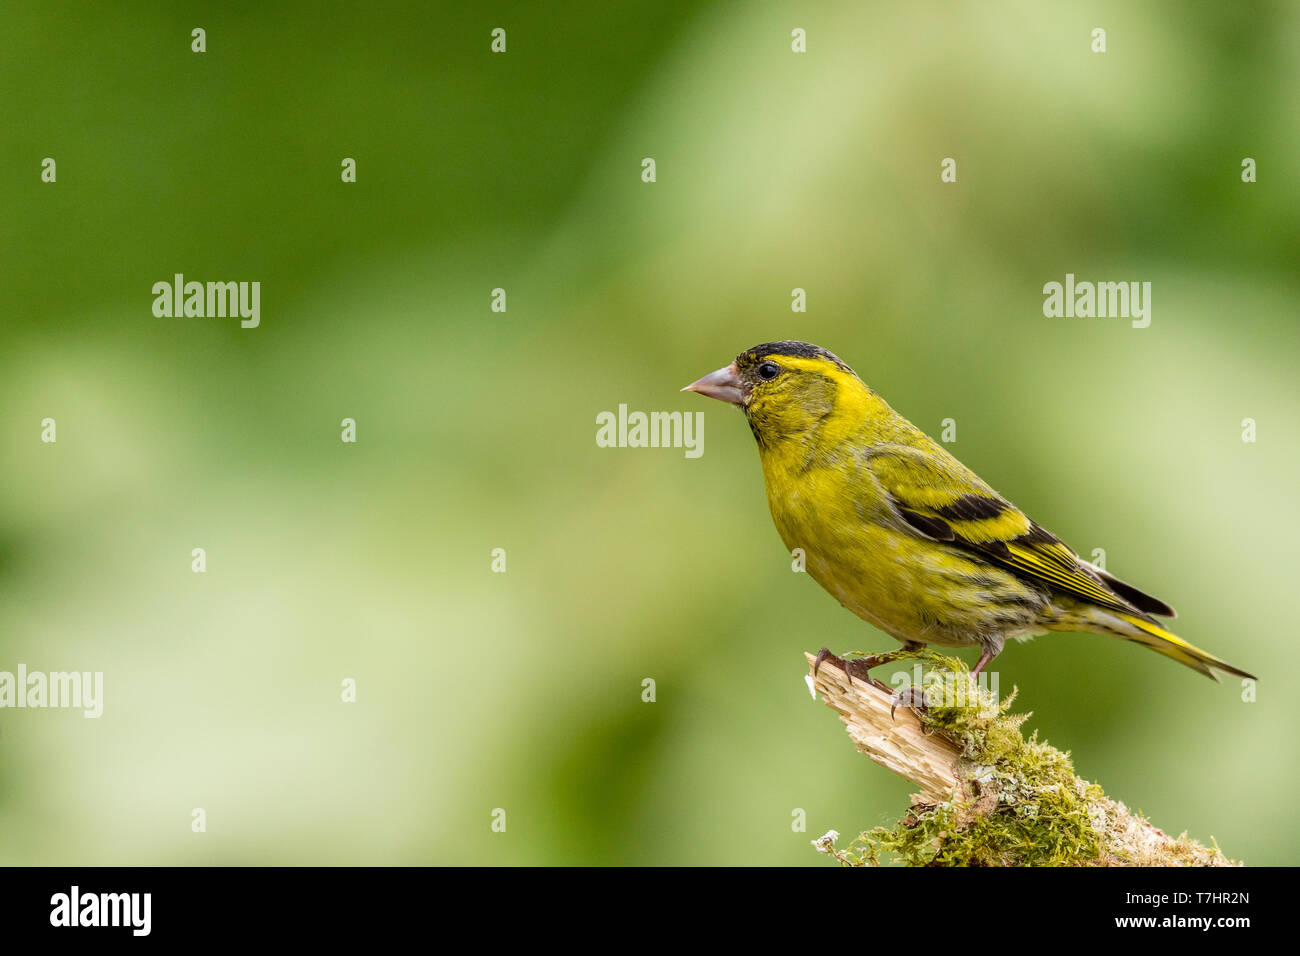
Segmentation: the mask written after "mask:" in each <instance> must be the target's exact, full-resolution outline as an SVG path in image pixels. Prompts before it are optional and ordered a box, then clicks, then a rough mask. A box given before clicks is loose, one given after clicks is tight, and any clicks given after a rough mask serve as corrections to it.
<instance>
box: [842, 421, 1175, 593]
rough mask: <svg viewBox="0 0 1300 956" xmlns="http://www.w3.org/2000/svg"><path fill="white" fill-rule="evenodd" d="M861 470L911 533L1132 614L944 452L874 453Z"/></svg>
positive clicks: (891, 448)
mask: <svg viewBox="0 0 1300 956" xmlns="http://www.w3.org/2000/svg"><path fill="white" fill-rule="evenodd" d="M866 466H867V469H868V470H869V471H870V472H871V474H872V475H873V476H874V477H875V478H876V480H877V481H878V482H879V483H880V486H881V489H882V490H883V491H884V492H885V494H886V495H887V496H888V498H889V501H890V503H891V504H892V505H893V507H894V509H895V510H896V511H897V512H898V515H899V516H900V517H901V518H902V519H903V520H904V521H905V522H906V523H907V524H908V525H909V526H910V527H911V528H912V529H913V530H914V531H916V532H919V533H920V534H922V535H925V536H926V537H929V538H933V539H934V540H936V541H946V542H951V543H952V544H953V545H954V546H957V547H961V548H963V549H964V550H969V551H973V552H975V553H976V554H978V555H980V556H981V557H983V558H984V559H985V560H988V561H992V562H994V563H996V564H999V565H1001V566H1002V567H1004V568H1007V569H1009V570H1010V571H1012V572H1014V573H1015V574H1017V575H1019V576H1020V577H1022V578H1025V579H1027V580H1029V581H1031V582H1036V583H1038V584H1045V585H1048V586H1049V587H1051V588H1053V589H1055V590H1057V591H1062V592H1064V593H1066V594H1069V595H1071V596H1073V597H1076V598H1079V599H1081V600H1084V601H1087V602H1089V603H1090V604H1096V605H1099V606H1101V607H1104V608H1108V609H1110V610H1115V611H1125V612H1128V613H1132V612H1133V611H1134V607H1133V605H1131V604H1129V603H1128V602H1127V601H1125V599H1124V598H1123V597H1120V596H1119V595H1117V594H1116V593H1115V592H1114V591H1112V590H1111V589H1110V587H1108V586H1107V584H1106V583H1105V582H1104V580H1103V579H1102V577H1101V575H1100V574H1098V572H1097V571H1096V570H1095V569H1094V568H1092V567H1091V566H1090V565H1087V564H1085V563H1084V562H1083V561H1082V560H1081V559H1080V558H1079V556H1078V555H1077V554H1075V553H1074V551H1073V550H1071V549H1070V548H1069V546H1067V545H1066V544H1065V543H1064V542H1062V541H1061V540H1060V539H1059V538H1057V537H1056V536H1055V535H1054V534H1052V533H1051V532H1050V531H1047V530H1045V529H1043V528H1041V527H1039V526H1038V525H1037V524H1035V523H1034V522H1033V521H1030V520H1029V518H1028V517H1027V516H1026V515H1025V513H1024V512H1022V511H1021V510H1020V509H1019V508H1017V507H1016V506H1015V505H1013V504H1012V503H1011V502H1009V501H1007V500H1006V499H1005V498H1003V497H1002V496H1001V495H999V494H998V493H997V492H996V491H994V490H993V489H992V488H990V487H989V486H988V485H986V484H985V483H984V482H983V481H982V480H981V479H980V477H979V476H978V475H976V474H975V473H974V472H973V471H971V470H970V469H969V468H967V467H966V466H965V465H963V464H962V463H961V462H959V461H957V459H955V458H953V457H952V456H951V455H949V454H948V453H947V451H945V450H944V449H942V448H940V447H938V446H935V447H934V448H933V449H932V450H929V451H921V450H919V449H916V448H912V447H909V446H907V445H894V444H883V445H876V446H874V447H873V448H872V449H871V450H870V451H869V452H868V453H867V456H866ZM1133 590H1135V591H1136V589H1133ZM1137 593H1139V594H1141V592H1137ZM1150 600H1152V601H1155V599H1154V598H1152V599H1150ZM1156 603H1161V602H1156Z"/></svg>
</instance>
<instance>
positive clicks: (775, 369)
mask: <svg viewBox="0 0 1300 956" xmlns="http://www.w3.org/2000/svg"><path fill="white" fill-rule="evenodd" d="M780 373H781V369H780V367H779V366H777V365H773V364H772V363H771V362H764V363H763V364H762V365H760V366H759V367H758V377H759V378H761V379H763V381H765V382H770V381H772V379H774V378H776V377H777V375H779V374H780Z"/></svg>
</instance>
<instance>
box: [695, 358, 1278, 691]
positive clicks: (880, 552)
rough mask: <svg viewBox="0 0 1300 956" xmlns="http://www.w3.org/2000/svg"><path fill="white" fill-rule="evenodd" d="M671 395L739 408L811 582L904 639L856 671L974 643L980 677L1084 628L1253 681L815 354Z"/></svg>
mask: <svg viewBox="0 0 1300 956" xmlns="http://www.w3.org/2000/svg"><path fill="white" fill-rule="evenodd" d="M683 391H692V392H699V393H700V394H701V395H706V396H708V397H709V398H716V399H718V400H720V401H723V402H728V403H730V404H732V405H736V406H737V407H739V408H740V410H741V411H743V412H744V413H745V417H746V418H747V419H748V420H749V427H750V429H751V430H752V431H753V433H754V438H755V439H756V440H757V442H758V451H759V457H760V458H761V459H762V463H763V477H764V479H765V481H766V484H767V501H768V505H769V506H770V507H771V509H772V519H773V521H774V522H775V523H776V530H777V531H778V532H779V533H780V535H781V540H782V541H784V542H785V546H786V548H787V549H790V550H793V549H795V548H802V549H803V551H804V554H805V556H806V563H807V571H808V573H809V574H810V575H812V577H813V579H814V580H816V581H817V583H818V584H820V585H821V586H822V587H824V588H825V589H826V590H827V591H829V592H830V593H831V594H832V595H834V596H835V597H836V598H837V599H838V600H839V602H840V603H841V604H843V605H844V606H845V607H846V608H848V609H849V610H850V611H852V612H853V613H854V614H856V615H857V616H858V617H860V618H862V619H863V620H864V621H867V622H868V623H870V624H874V625H875V626H876V627H878V628H880V629H881V630H882V631H884V632H885V633H886V634H889V635H890V636H892V637H894V638H896V639H897V640H898V641H900V642H902V644H903V648H902V649H901V650H900V651H895V652H893V653H892V654H882V655H876V656H873V657H871V658H868V659H867V661H866V662H865V663H866V666H867V667H876V666H879V665H880V664H883V663H885V662H886V661H887V660H891V659H894V658H895V657H897V656H900V655H902V654H905V653H910V652H912V651H915V650H917V649H918V648H919V647H920V645H923V644H938V645H941V646H944V647H979V648H980V650H981V654H980V659H979V663H978V664H977V665H976V666H975V670H974V672H973V673H975V674H978V673H979V672H980V671H981V670H983V669H984V667H985V665H987V664H988V662H989V661H991V660H992V659H993V658H994V657H996V656H997V655H998V654H999V653H1001V651H1002V648H1003V646H1004V645H1005V644H1006V642H1007V640H1008V638H1016V639H1018V640H1025V639H1027V638H1030V637H1033V636H1035V635H1038V634H1042V633H1044V632H1045V631H1088V632H1092V633H1094V634H1109V635H1112V636H1114V637H1122V638H1124V639H1125V640H1128V641H1135V642H1136V643H1138V644H1142V645H1143V646H1145V647H1149V648H1151V649H1152V650H1153V651H1157V652H1159V653H1161V654H1164V655H1165V656H1166V657H1172V658H1173V659H1174V660H1176V661H1180V662H1182V663H1183V664H1186V665H1187V666H1188V667H1191V668H1194V669H1196V670H1198V671H1200V672H1201V673H1202V674H1205V675H1207V676H1209V677H1211V678H1214V679H1215V680H1217V679H1218V677H1217V676H1216V675H1215V673H1214V670H1221V671H1226V672H1228V673H1231V674H1238V675H1240V676H1242V677H1253V675H1251V674H1248V673H1246V672H1245V671H1243V670H1241V669H1239V668H1236V667H1233V666H1232V665H1231V664H1229V663H1227V662H1226V661H1222V660H1220V659H1219V658H1217V657H1215V656H1213V655H1212V654H1208V653H1206V652H1205V651H1203V650H1201V649H1200V648H1197V647H1193V646H1192V645H1191V644H1188V643H1187V642H1186V641H1184V640H1183V639H1182V638H1180V637H1177V636H1176V635H1174V634H1171V633H1170V632H1169V631H1167V630H1165V629H1164V628H1163V627H1161V626H1160V623H1159V622H1158V621H1156V619H1155V617H1153V615H1161V616H1164V617H1173V616H1175V612H1174V609H1173V608H1171V607H1170V606H1169V605H1168V604H1166V603H1165V602H1164V601H1161V600H1159V599H1158V598H1154V597H1151V596H1150V595H1149V594H1145V593H1143V592H1142V591H1139V590H1138V589H1137V588H1135V587H1133V586H1132V585H1130V584H1125V583H1124V582H1123V581H1121V580H1119V579H1118V578H1116V577H1114V576H1113V575H1111V574H1108V573H1106V572H1105V571H1102V570H1100V569H1098V568H1096V567H1094V566H1093V565H1091V564H1088V563H1087V562H1085V561H1083V560H1081V559H1080V558H1079V556H1078V555H1077V554H1075V552H1074V551H1073V550H1071V549H1070V548H1069V547H1068V546H1066V545H1065V544H1064V543H1062V542H1061V540H1060V539H1059V538H1057V537H1056V536H1055V535H1053V534H1052V533H1051V532H1049V531H1046V530H1044V529H1043V528H1041V527H1039V526H1038V525H1037V524H1035V523H1034V522H1033V521H1031V520H1029V518H1028V517H1026V515H1025V514H1024V513H1023V512H1022V511H1020V510H1019V509H1018V508H1016V506H1015V505H1013V504H1012V503H1011V502H1009V501H1007V500H1006V499H1005V498H1003V497H1002V496H1001V495H999V494H998V493H997V492H996V491H994V490H993V489H992V488H990V487H989V486H988V485H986V484H985V483H984V482H983V481H982V480H980V478H979V477H978V476H977V475H976V474H975V473H974V472H972V471H971V470H970V469H969V468H967V467H966V466H965V465H963V464H962V463H961V462H959V461H958V460H957V459H956V458H954V457H953V456H952V455H950V454H949V453H948V451H947V450H946V449H945V448H943V446H941V445H939V444H938V443H937V442H935V441H934V440H933V439H931V438H930V437H929V436H928V435H926V434H925V433H923V432H922V431H921V430H920V429H919V428H917V427H916V426H915V425H913V424H912V423H911V422H909V421H908V420H907V419H905V418H903V417H902V416H901V415H899V414H898V413H897V412H895V411H894V410H893V409H892V408H890V407H889V406H888V405H887V404H885V401H884V399H882V398H881V397H880V396H879V395H877V394H876V393H875V392H873V391H872V390H871V389H870V388H868V387H867V386H866V385H865V384H864V383H863V381H862V380H861V379H860V378H858V376H857V375H856V374H855V373H854V371H853V369H851V368H849V367H848V366H847V365H845V364H844V362H842V361H841V360H840V359H839V358H837V357H836V356H835V355H833V354H832V353H830V352H828V351H827V350H826V349H823V348H820V347H818V346H816V345H809V344H808V343H807V342H769V343H768V344H766V345H757V346H755V347H754V348H752V349H749V350H748V351H746V352H742V353H741V354H740V355H738V356H737V357H736V360H735V361H734V362H732V363H731V364H730V365H728V366H727V367H726V368H721V369H718V370H717V371H716V372H714V373H712V374H711V375H706V376H704V378H702V379H700V380H699V381H698V382H693V383H692V384H690V385H687V386H686V388H685V389H683ZM826 654H827V652H826V651H823V652H822V655H821V656H819V662H820V659H821V657H824V656H825V655H826ZM873 683H874V681H873Z"/></svg>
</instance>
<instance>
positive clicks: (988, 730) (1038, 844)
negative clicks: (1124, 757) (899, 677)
mask: <svg viewBox="0 0 1300 956" xmlns="http://www.w3.org/2000/svg"><path fill="white" fill-rule="evenodd" d="M806 657H807V659H808V662H809V665H810V672H811V665H812V663H813V661H814V658H813V656H812V655H811V654H809V655H806ZM918 658H919V659H921V660H924V661H925V662H926V663H927V664H929V665H930V670H929V672H928V673H927V674H926V675H925V681H926V686H933V687H936V688H939V689H941V690H946V692H943V693H927V703H928V705H929V706H928V707H927V708H926V709H925V710H924V711H922V712H921V713H919V714H918V713H917V712H915V711H913V710H912V709H910V708H906V707H899V708H898V709H897V712H896V714H894V715H893V716H891V714H890V708H891V705H892V703H893V701H892V695H891V694H890V693H889V692H887V691H884V690H881V689H880V688H878V687H875V686H873V685H872V684H870V683H868V682H867V680H866V676H867V675H866V674H865V672H864V671H863V670H862V668H861V667H860V666H858V667H855V664H857V663H858V662H856V661H847V662H846V661H843V660H841V659H839V658H837V657H828V658H826V659H825V660H823V661H822V663H821V665H820V667H819V668H818V672H817V675H816V676H815V677H811V676H810V679H811V681H812V686H813V688H814V689H815V691H816V692H818V693H820V694H821V695H822V698H823V700H824V701H825V702H826V704H827V705H828V706H830V707H831V708H832V709H833V710H835V711H836V712H837V713H838V714H839V715H840V719H841V720H842V721H843V722H844V724H845V726H846V728H847V730H848V733H849V736H850V738H852V740H853V741H854V743H855V744H856V745H857V747H858V750H860V751H861V752H862V753H865V754H866V755H867V756H869V757H871V759H872V760H874V761H876V762H877V763H879V764H880V765H881V766H883V767H886V768H887V769H889V770H891V771H893V772H894V773H897V774H899V775H900V776H903V777H906V778H907V779H908V780H911V781H912V782H913V783H915V784H917V786H918V787H920V792H919V793H916V794H913V796H912V805H911V807H910V808H909V809H908V811H907V812H906V813H905V814H903V816H902V818H901V819H900V820H899V821H898V823H896V824H895V825H894V826H892V827H876V828H874V829H872V830H867V831H865V832H863V833H861V834H859V835H858V836H857V837H856V838H854V839H853V840H852V841H851V842H850V843H849V844H848V845H847V846H846V847H844V848H839V847H837V846H836V845H835V844H836V841H837V840H838V834H837V833H835V832H834V831H831V832H830V833H828V834H826V835H825V836H823V837H821V838H820V839H818V840H814V841H813V845H814V846H815V847H816V848H817V850H818V851H819V852H822V853H825V854H826V855H828V856H830V857H832V858H834V859H835V860H837V861H838V862H839V863H841V864H842V865H844V866H874V865H879V864H880V863H882V862H896V863H902V864H906V865H909V866H1231V865H1234V864H1232V863H1231V862H1230V861H1229V860H1227V859H1226V858H1225V857H1224V855H1223V853H1222V852H1220V850H1219V848H1218V846H1217V845H1216V846H1211V847H1206V846H1203V845H1202V844H1200V843H1197V842H1196V841H1194V840H1191V839H1189V838H1188V837H1187V835H1186V833H1184V834H1183V835H1182V836H1179V837H1177V838H1175V837H1171V836H1169V835H1168V834H1166V833H1165V832H1164V831H1162V830H1160V829H1158V828H1157V827H1155V826H1154V825H1152V824H1151V823H1150V822H1149V821H1147V820H1146V819H1145V818H1144V817H1142V815H1141V814H1139V813H1134V812H1132V811H1130V810H1129V809H1128V808H1127V807H1125V806H1124V804H1123V803H1121V802H1119V801H1118V800H1114V799H1112V798H1110V797H1108V796H1107V795H1106V794H1105V792H1103V790H1102V788H1101V787H1100V786H1098V785H1097V784H1095V783H1089V782H1087V781H1085V780H1082V779H1080V778H1079V777H1078V776H1077V775H1076V774H1075V772H1074V765H1073V763H1072V762H1071V760H1070V756H1069V754H1068V753H1064V752H1062V751H1060V750H1057V749H1056V748H1055V747H1053V746H1051V745H1050V744H1048V743H1046V742H1045V741H1040V740H1038V735H1037V733H1036V732H1035V733H1034V734H1031V735H1030V737H1029V738H1028V739H1026V738H1025V736H1024V734H1023V732H1022V730H1021V726H1022V725H1023V724H1024V722H1025V721H1026V720H1027V719H1028V718H1029V716H1030V715H1029V714H1011V713H1010V707H1011V704H1012V702H1013V701H1014V700H1015V696H1016V695H1015V691H1014V690H1013V691H1012V693H1011V694H1010V695H1008V696H1007V697H1006V698H1004V699H1001V700H999V699H998V698H997V696H996V695H995V694H994V693H992V692H991V691H989V690H988V689H987V688H985V687H982V686H981V685H980V684H979V682H978V681H977V680H976V679H975V678H974V677H972V676H971V675H970V674H969V673H968V671H967V668H966V665H965V664H964V663H963V662H962V661H961V660H959V659H957V658H952V657H944V656H942V655H940V654H937V653H935V652H933V651H923V652H920V653H919V654H918ZM846 669H849V670H852V671H853V679H852V682H851V683H850V681H849V678H848V675H847V674H846ZM954 687H955V688H956V689H957V690H958V693H956V694H955V695H954V694H953V693H952V690H953V688H954Z"/></svg>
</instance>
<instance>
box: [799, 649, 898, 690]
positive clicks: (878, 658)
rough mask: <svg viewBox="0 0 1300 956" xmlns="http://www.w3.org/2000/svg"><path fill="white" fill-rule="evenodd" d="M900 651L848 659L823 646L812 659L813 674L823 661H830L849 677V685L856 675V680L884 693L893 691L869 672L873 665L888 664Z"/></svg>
mask: <svg viewBox="0 0 1300 956" xmlns="http://www.w3.org/2000/svg"><path fill="white" fill-rule="evenodd" d="M850 653H855V654H856V653H861V652H860V651H851V652H850ZM900 653H902V652H901V651H890V652H889V653H888V654H865V655H863V656H861V657H855V658H853V659H851V660H850V659H849V658H848V657H836V656H835V655H834V654H832V653H831V652H830V649H829V648H825V647H823V648H822V649H821V650H820V651H818V652H817V659H816V660H815V661H813V676H814V677H816V676H817V669H818V668H819V667H821V666H822V662H823V661H830V662H831V663H832V664H834V665H835V666H836V667H838V668H839V669H840V670H842V671H844V674H845V676H846V677H848V679H849V685H850V686H852V684H853V678H855V677H856V678H857V679H858V680H860V681H864V682H865V683H868V684H870V685H871V686H872V687H875V688H876V689H877V690H883V691H884V692H885V693H887V694H889V693H892V692H893V688H892V687H890V686H889V685H887V684H884V683H882V682H881V681H878V680H876V679H875V678H874V677H872V676H871V673H870V672H871V669H872V668H873V667H879V666H880V665H881V664H888V663H889V662H890V661H891V660H894V658H895V657H896V656H897V655H899V654H900Z"/></svg>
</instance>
